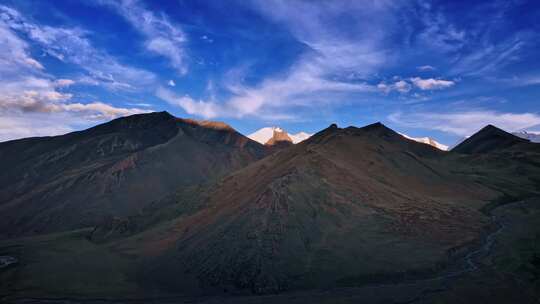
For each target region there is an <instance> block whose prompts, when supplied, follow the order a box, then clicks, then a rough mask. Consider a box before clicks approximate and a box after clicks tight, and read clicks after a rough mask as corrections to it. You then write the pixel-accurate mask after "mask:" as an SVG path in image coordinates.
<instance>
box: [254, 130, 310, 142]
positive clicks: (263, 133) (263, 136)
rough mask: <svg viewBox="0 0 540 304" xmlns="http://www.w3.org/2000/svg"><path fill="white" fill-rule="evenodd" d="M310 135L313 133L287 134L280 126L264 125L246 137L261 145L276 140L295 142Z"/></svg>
mask: <svg viewBox="0 0 540 304" xmlns="http://www.w3.org/2000/svg"><path fill="white" fill-rule="evenodd" d="M311 135H313V134H309V133H306V132H299V133H296V134H289V133H287V131H285V130H283V129H282V128H280V127H266V128H262V129H260V130H257V131H255V132H253V133H251V134H250V135H248V137H249V138H251V139H253V140H254V141H257V142H259V143H261V144H263V145H273V144H275V143H276V142H283V141H288V142H292V143H293V144H297V143H299V142H301V141H304V140H306V139H308V138H309V137H310V136H311Z"/></svg>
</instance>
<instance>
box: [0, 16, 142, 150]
mask: <svg viewBox="0 0 540 304" xmlns="http://www.w3.org/2000/svg"><path fill="white" fill-rule="evenodd" d="M65 33H71V32H70V31H69V30H65V29H53V28H50V27H45V28H41V27H38V26H37V25H35V24H32V23H28V22H26V21H25V20H24V19H23V17H22V16H21V15H20V14H19V13H18V12H17V11H15V10H13V9H11V8H7V7H5V6H0V53H2V56H1V58H0V73H1V81H0V96H1V97H0V140H8V139H14V138H20V137H27V136H38V135H39V136H42V135H56V134H61V133H65V132H69V131H72V130H73V129H74V128H75V126H81V125H84V126H88V125H90V124H93V123H95V122H96V121H102V120H105V119H111V118H115V117H118V116H124V115H130V114H135V113H143V112H146V111H147V110H143V109H140V108H121V107H115V106H112V105H110V104H106V103H103V102H99V101H92V102H84V103H82V102H79V101H77V102H74V101H73V95H72V94H71V93H69V92H66V89H68V88H69V86H71V85H73V84H74V83H75V81H74V80H71V79H65V78H59V79H56V78H55V77H53V76H52V75H50V74H47V72H46V69H45V67H44V66H43V65H42V64H41V63H39V62H38V61H37V60H35V59H33V58H32V56H31V54H30V51H29V49H30V47H29V45H28V43H27V42H26V41H25V40H23V39H22V38H21V37H29V38H30V39H34V40H35V41H36V42H38V43H43V44H41V46H42V47H43V48H44V51H45V52H47V53H49V52H50V53H51V54H54V56H55V57H57V58H58V59H61V60H71V61H76V60H81V61H77V62H84V63H88V62H94V61H96V60H103V61H104V62H101V63H96V64H95V65H94V66H93V67H91V68H89V71H90V70H92V69H93V68H96V67H99V64H110V65H112V67H113V68H114V67H115V64H116V63H115V62H114V61H110V60H108V59H107V58H108V57H103V56H102V55H100V54H96V53H94V50H93V48H91V47H90V46H89V44H88V42H87V41H86V40H84V39H83V40H80V41H83V42H82V44H81V46H83V48H84V47H87V49H86V50H84V49H81V50H80V51H81V54H82V55H85V56H86V55H87V58H84V59H78V58H76V57H74V55H73V54H72V52H74V51H75V50H74V49H69V47H74V45H71V44H69V43H68V44H63V43H67V40H69V39H71V38H73V39H75V40H77V39H78V38H77V37H71V38H69V37H66V36H63V34H65ZM59 35H60V36H59ZM68 36H69V35H68ZM79 38H80V37H79ZM81 39H82V38H81ZM85 41H86V42H85ZM89 58H90V59H89ZM116 67H118V65H116ZM139 76H140V75H139Z"/></svg>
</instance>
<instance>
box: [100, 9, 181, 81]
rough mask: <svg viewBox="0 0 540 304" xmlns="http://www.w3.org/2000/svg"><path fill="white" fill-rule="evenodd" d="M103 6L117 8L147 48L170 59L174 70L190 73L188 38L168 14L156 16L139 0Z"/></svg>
mask: <svg viewBox="0 0 540 304" xmlns="http://www.w3.org/2000/svg"><path fill="white" fill-rule="evenodd" d="M101 2H102V3H104V4H106V5H108V6H111V7H113V8H115V10H116V11H117V12H118V13H119V14H120V15H121V16H122V17H124V18H125V19H126V20H127V21H128V22H129V23H130V24H131V25H132V26H133V28H134V29H136V30H137V31H139V33H141V34H142V35H143V36H144V38H145V42H144V46H145V48H146V49H147V50H148V51H150V52H152V53H154V54H157V55H159V56H162V57H165V58H167V60H168V61H169V62H170V64H171V66H172V67H173V68H174V69H175V70H176V71H177V72H178V73H179V74H181V75H184V74H186V73H187V64H186V63H185V61H186V47H185V44H186V42H187V35H186V34H185V33H184V31H183V30H182V28H181V27H180V26H179V25H178V24H174V23H173V22H171V21H170V20H169V18H167V16H166V15H165V14H155V13H154V12H152V11H149V10H147V9H146V8H145V7H144V6H143V5H142V4H141V3H140V2H139V1H137V0H122V1H109V0H103V1H101Z"/></svg>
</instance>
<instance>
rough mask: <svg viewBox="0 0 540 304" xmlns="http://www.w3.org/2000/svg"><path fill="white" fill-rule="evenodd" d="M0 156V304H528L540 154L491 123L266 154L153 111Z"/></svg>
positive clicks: (372, 134)
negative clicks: (454, 132)
mask: <svg viewBox="0 0 540 304" xmlns="http://www.w3.org/2000/svg"><path fill="white" fill-rule="evenodd" d="M0 159H1V162H0V172H1V173H0V212H1V214H2V221H1V222H0V237H1V241H0V256H2V257H4V259H5V262H3V263H2V264H0V294H1V297H2V298H1V299H2V301H3V302H7V303H138V302H139V303H149V302H155V303H178V302H189V303H223V302H225V303H283V302H287V303H305V302H314V303H361V302H362V303H415V302H418V303H488V302H489V303H538V302H539V301H540V144H534V143H531V142H529V141H527V140H523V139H520V138H518V137H516V136H514V135H511V134H509V133H506V132H504V131H502V130H500V129H498V128H496V127H494V126H487V127H485V128H484V129H482V130H480V131H479V132H478V133H477V134H475V135H473V136H471V137H470V138H468V139H467V140H465V141H464V142H463V143H461V144H460V145H458V146H457V147H455V148H454V149H453V150H452V151H450V152H444V151H440V150H438V149H436V148H434V147H432V146H429V145H426V144H422V143H418V142H415V141H412V140H408V139H406V138H404V137H403V136H401V135H399V134H398V133H396V132H394V131H393V130H391V129H389V128H387V127H385V126H384V125H382V124H380V123H376V124H372V125H369V126H365V127H363V128H357V127H347V128H338V127H337V126H336V125H331V126H330V127H328V128H326V129H324V130H322V131H320V132H319V133H317V134H315V135H314V136H312V137H311V138H309V139H307V140H305V141H303V142H301V143H299V144H296V145H292V144H279V143H276V144H275V145H272V146H270V145H261V144H259V143H257V142H254V141H252V140H250V139H248V138H247V137H244V136H243V135H241V134H240V133H238V132H236V131H235V130H233V129H232V128H231V127H229V126H227V125H225V124H223V123H216V122H205V121H202V122H201V121H193V120H187V119H179V118H175V117H173V116H171V115H169V114H168V113H166V112H162V113H151V114H141V115H134V116H130V117H125V118H120V119H117V120H114V121H111V122H109V123H106V124H103V125H100V126H97V127H94V128H91V129H88V130H85V131H81V132H75V133H70V134H67V135H63V136H57V137H49V138H29V139H22V140H16V141H10V142H5V143H0ZM0 262H1V260H0Z"/></svg>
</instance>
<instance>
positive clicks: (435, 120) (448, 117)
mask: <svg viewBox="0 0 540 304" xmlns="http://www.w3.org/2000/svg"><path fill="white" fill-rule="evenodd" d="M388 120H389V121H391V122H393V123H396V124H399V125H401V126H406V127H411V128H420V129H432V130H438V131H442V132H446V133H450V134H454V135H459V136H470V135H472V134H473V133H475V132H476V131H478V130H480V129H481V128H483V127H485V126H486V125H488V124H493V125H495V126H497V127H499V128H502V129H504V130H506V131H509V132H514V131H519V130H523V129H527V128H530V127H533V126H535V125H538V124H540V115H539V114H536V113H504V112H496V111H489V110H482V111H463V112H454V113H434V112H423V113H407V114H404V113H401V112H396V113H392V114H391V115H389V116H388Z"/></svg>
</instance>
